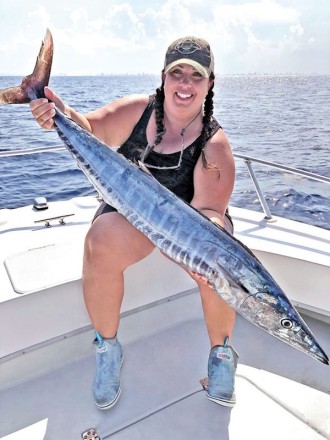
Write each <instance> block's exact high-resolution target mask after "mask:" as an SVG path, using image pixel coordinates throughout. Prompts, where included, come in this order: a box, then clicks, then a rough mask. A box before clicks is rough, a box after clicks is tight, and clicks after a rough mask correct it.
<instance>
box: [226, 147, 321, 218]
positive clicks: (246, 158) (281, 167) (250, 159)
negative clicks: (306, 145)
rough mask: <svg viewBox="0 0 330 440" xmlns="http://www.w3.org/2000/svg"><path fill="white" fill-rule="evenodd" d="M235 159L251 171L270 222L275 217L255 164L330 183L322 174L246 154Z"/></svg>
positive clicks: (235, 154) (237, 155)
mask: <svg viewBox="0 0 330 440" xmlns="http://www.w3.org/2000/svg"><path fill="white" fill-rule="evenodd" d="M234 157H235V158H237V159H242V160H243V161H244V162H245V164H246V166H247V169H248V171H249V174H250V177H251V180H252V182H253V185H254V188H255V191H256V193H257V196H258V199H259V202H260V204H261V207H262V209H263V211H264V214H265V220H268V221H272V220H274V217H273V216H272V213H271V211H270V209H269V206H268V204H267V201H266V199H265V196H264V194H263V192H262V190H261V187H260V185H259V181H258V179H257V176H256V174H255V172H254V169H253V165H252V164H253V163H258V164H261V165H265V166H269V167H272V168H275V169H277V170H280V171H286V172H288V173H292V174H295V175H296V176H302V177H305V178H308V179H313V180H317V181H318V182H323V183H330V177H326V176H321V175H320V174H316V173H311V172H310V171H304V170H300V169H298V168H293V167H289V166H287V165H282V164H279V163H275V162H270V161H267V160H263V159H257V158H255V157H251V156H246V155H244V154H239V153H234Z"/></svg>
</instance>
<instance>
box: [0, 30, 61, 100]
mask: <svg viewBox="0 0 330 440" xmlns="http://www.w3.org/2000/svg"><path fill="white" fill-rule="evenodd" d="M52 61H53V38H52V34H51V33H50V30H49V29H47V31H46V35H45V38H44V39H43V42H42V44H41V48H40V51H39V55H38V57H37V61H36V65H35V67H34V70H33V72H32V73H31V75H28V76H26V77H25V78H24V79H23V81H22V83H21V85H19V86H16V87H10V88H7V89H3V90H0V104H25V103H28V102H30V101H32V99H36V98H43V97H44V96H45V95H44V87H45V86H47V85H48V82H49V77H50V72H51V68H52Z"/></svg>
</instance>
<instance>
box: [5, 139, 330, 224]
mask: <svg viewBox="0 0 330 440" xmlns="http://www.w3.org/2000/svg"><path fill="white" fill-rule="evenodd" d="M61 150H66V147H64V146H62V145H53V146H49V147H39V148H28V149H24V150H23V149H21V150H7V151H0V158H1V157H13V156H25V155H29V154H40V153H54V152H57V151H61ZM234 157H235V158H236V159H241V160H243V161H244V163H245V164H246V166H247V169H248V172H249V175H250V177H251V180H252V182H253V185H254V188H255V191H256V193H257V196H258V199H259V202H260V204H261V207H262V209H263V211H264V214H265V220H268V221H272V220H274V217H273V216H272V213H271V211H270V209H269V206H268V204H267V201H266V199H265V196H264V194H263V192H262V189H261V187H260V184H259V181H258V179H257V176H256V174H255V172H254V169H253V164H261V165H265V166H268V167H272V168H275V169H277V170H280V171H286V172H288V173H292V174H295V175H297V176H302V177H305V178H308V179H313V180H317V181H318V182H323V183H330V177H326V176H322V175H320V174H316V173H311V172H310V171H304V170H300V169H298V168H293V167H289V166H287V165H282V164H279V163H275V162H270V161H267V160H263V159H258V158H255V157H251V156H246V155H244V154H239V153H234Z"/></svg>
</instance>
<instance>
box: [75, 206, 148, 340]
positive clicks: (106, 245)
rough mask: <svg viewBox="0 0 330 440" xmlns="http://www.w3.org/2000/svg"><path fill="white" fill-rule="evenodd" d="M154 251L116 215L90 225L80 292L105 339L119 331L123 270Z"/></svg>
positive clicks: (132, 228)
mask: <svg viewBox="0 0 330 440" xmlns="http://www.w3.org/2000/svg"><path fill="white" fill-rule="evenodd" d="M153 249H154V245H153V244H152V243H151V241H150V240H149V239H148V238H146V237H145V236H144V235H143V234H142V233H141V232H139V231H138V230H137V229H135V228H134V227H133V226H132V225H131V224H130V223H129V222H128V221H127V220H126V219H125V218H124V217H123V216H122V215H121V214H119V213H117V212H111V213H107V214H102V215H101V216H99V217H98V218H97V219H96V220H95V222H94V223H93V225H92V226H91V228H90V230H89V232H88V234H87V236H86V240H85V253H84V267H83V290H84V298H85V304H86V307H87V310H88V313H89V315H90V318H91V321H92V324H93V327H94V329H95V330H96V331H97V332H99V333H100V334H101V335H102V336H103V337H104V338H111V337H113V336H114V335H115V334H116V333H117V330H118V326H119V314H120V307H121V303H122V299H123V294H124V277H123V272H124V270H125V269H126V268H127V267H128V266H131V265H132V264H134V263H137V262H138V261H140V260H141V259H143V258H144V257H146V256H147V255H148V254H150V253H151V252H152V250H153Z"/></svg>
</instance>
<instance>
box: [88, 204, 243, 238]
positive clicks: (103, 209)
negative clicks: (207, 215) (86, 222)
mask: <svg viewBox="0 0 330 440" xmlns="http://www.w3.org/2000/svg"><path fill="white" fill-rule="evenodd" d="M108 212H117V209H116V208H114V207H113V206H111V205H108V204H107V203H105V202H101V204H100V206H99V207H98V209H97V211H96V213H95V215H94V218H93V222H94V220H95V219H97V217H99V216H100V215H102V214H106V213H108ZM224 228H225V229H226V231H227V232H229V234H231V235H233V233H234V225H233V221H232V218H231V216H230V215H229V212H228V210H227V211H226V214H225V222H224Z"/></svg>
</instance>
